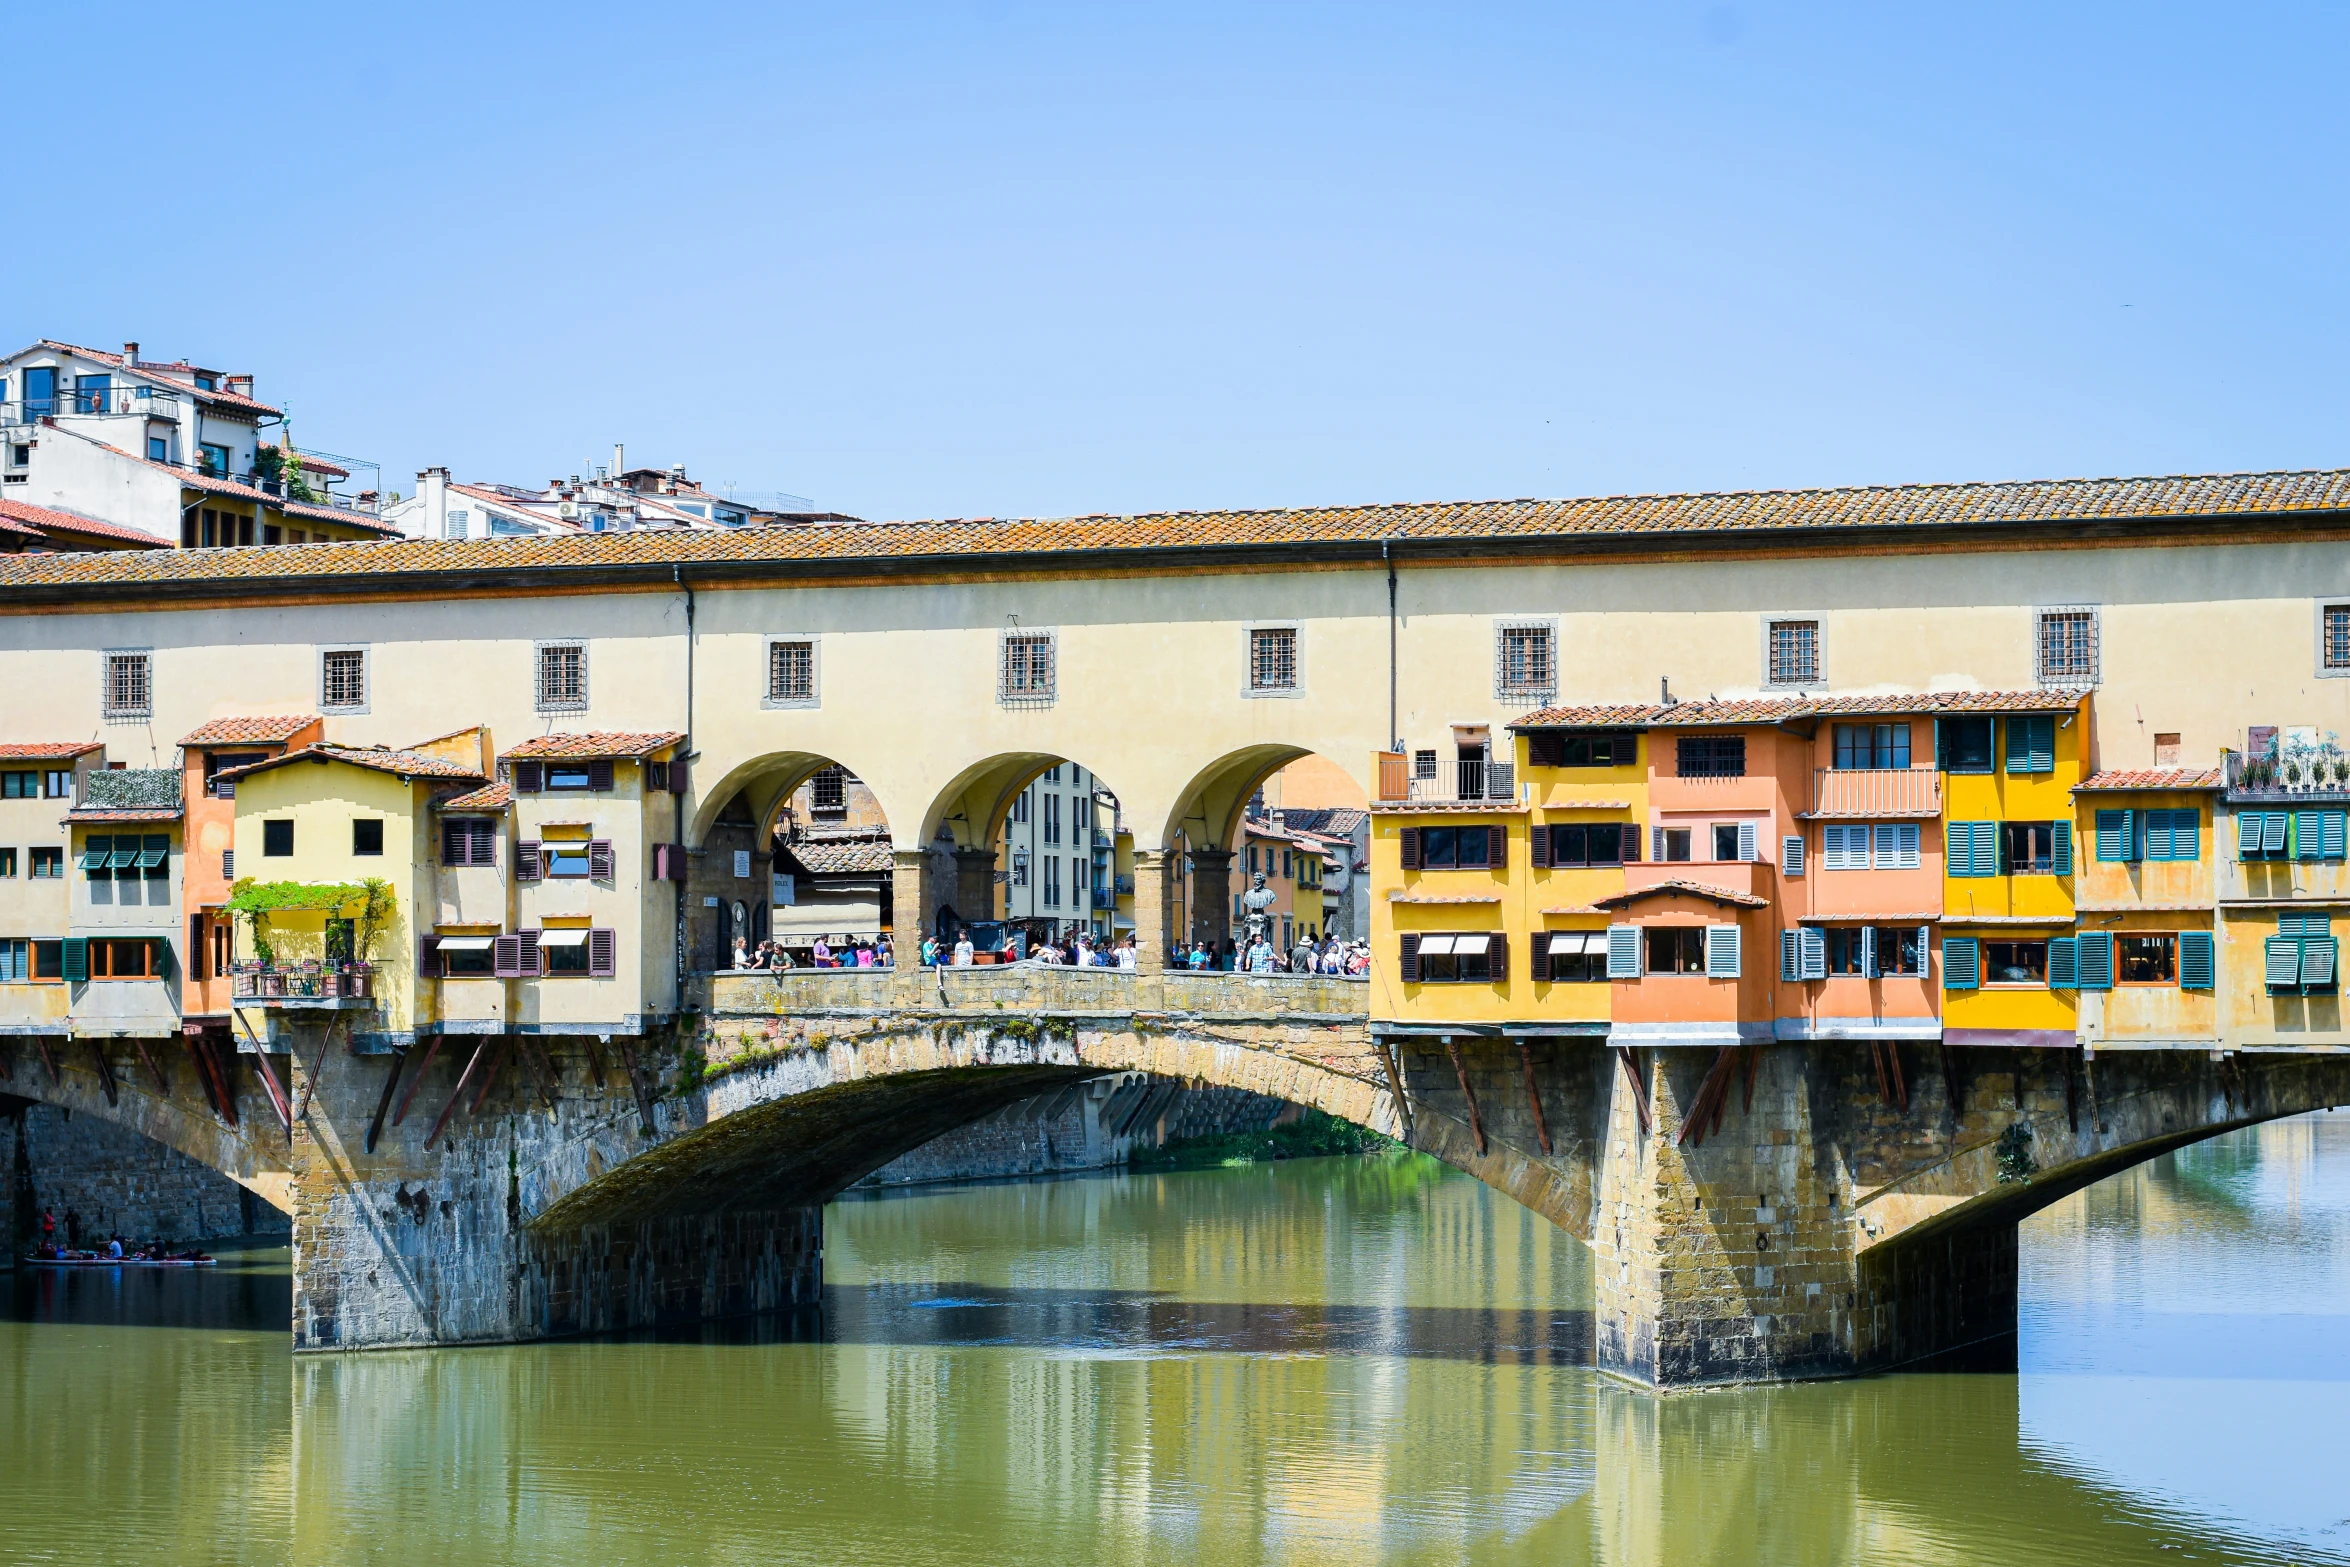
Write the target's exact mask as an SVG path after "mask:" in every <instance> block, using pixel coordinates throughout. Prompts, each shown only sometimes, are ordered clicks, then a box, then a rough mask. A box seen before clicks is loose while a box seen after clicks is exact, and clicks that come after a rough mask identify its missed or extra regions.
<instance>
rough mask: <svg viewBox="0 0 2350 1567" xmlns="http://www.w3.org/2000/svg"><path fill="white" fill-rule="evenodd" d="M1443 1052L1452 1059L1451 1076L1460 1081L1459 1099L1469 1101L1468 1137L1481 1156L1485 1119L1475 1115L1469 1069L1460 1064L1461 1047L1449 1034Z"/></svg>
mask: <svg viewBox="0 0 2350 1567" xmlns="http://www.w3.org/2000/svg"><path fill="white" fill-rule="evenodd" d="M1444 1051H1445V1054H1447V1055H1449V1056H1451V1057H1452V1075H1453V1076H1454V1077H1456V1078H1459V1079H1460V1084H1461V1097H1462V1098H1464V1099H1466V1100H1468V1101H1469V1135H1470V1136H1471V1137H1474V1138H1475V1139H1476V1140H1477V1152H1478V1154H1479V1155H1483V1154H1484V1152H1485V1118H1484V1117H1483V1116H1481V1115H1479V1114H1478V1113H1477V1090H1475V1089H1474V1088H1471V1087H1470V1086H1469V1069H1468V1068H1467V1067H1465V1066H1463V1065H1462V1064H1461V1047H1460V1046H1459V1045H1456V1044H1454V1043H1453V1042H1452V1036H1451V1035H1449V1034H1447V1035H1446V1036H1445V1039H1444Z"/></svg>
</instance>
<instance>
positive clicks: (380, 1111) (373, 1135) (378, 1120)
mask: <svg viewBox="0 0 2350 1567" xmlns="http://www.w3.org/2000/svg"><path fill="white" fill-rule="evenodd" d="M407 1064H408V1052H407V1051H405V1050H395V1051H393V1052H392V1069H391V1070H390V1071H389V1072H386V1073H385V1074H384V1091H383V1097H382V1098H381V1099H378V1100H377V1101H376V1102H375V1116H374V1119H372V1120H370V1121H369V1122H368V1123H367V1151H368V1152H369V1153H373V1152H375V1140H376V1139H377V1138H379V1137H381V1136H382V1135H383V1130H384V1112H385V1111H387V1110H389V1109H391V1107H392V1090H393V1089H395V1088H397V1087H399V1086H400V1068H402V1067H404V1066H406V1065H407Z"/></svg>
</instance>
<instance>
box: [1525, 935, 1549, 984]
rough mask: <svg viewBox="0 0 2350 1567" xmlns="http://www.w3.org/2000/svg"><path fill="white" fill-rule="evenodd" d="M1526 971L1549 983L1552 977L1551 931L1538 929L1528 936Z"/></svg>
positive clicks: (1535, 977)
mask: <svg viewBox="0 0 2350 1567" xmlns="http://www.w3.org/2000/svg"><path fill="white" fill-rule="evenodd" d="M1526 973H1527V975H1528V977H1529V978H1532V979H1536V980H1540V981H1542V982H1544V983H1547V982H1548V981H1549V979H1550V933H1549V932H1548V931H1540V930H1538V931H1536V932H1535V933H1534V934H1533V935H1531V936H1529V937H1528V938H1526Z"/></svg>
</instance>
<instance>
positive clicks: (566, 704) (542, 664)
mask: <svg viewBox="0 0 2350 1567" xmlns="http://www.w3.org/2000/svg"><path fill="white" fill-rule="evenodd" d="M538 692H539V694H538V706H539V711H540V712H542V713H543V712H550V711H570V710H576V709H579V708H583V707H585V706H587V703H588V685H587V648H586V646H585V645H584V644H582V643H578V642H542V643H540V644H539V687H538Z"/></svg>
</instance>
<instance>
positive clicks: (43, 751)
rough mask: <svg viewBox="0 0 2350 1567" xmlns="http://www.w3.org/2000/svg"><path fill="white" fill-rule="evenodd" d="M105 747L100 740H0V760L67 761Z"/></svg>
mask: <svg viewBox="0 0 2350 1567" xmlns="http://www.w3.org/2000/svg"><path fill="white" fill-rule="evenodd" d="M105 749H106V745H105V742H104V741H100V740H21V741H0V762H67V761H71V760H73V759H74V758H75V757H77V756H87V755H89V754H90V753H91V752H92V751H103V750H105Z"/></svg>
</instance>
